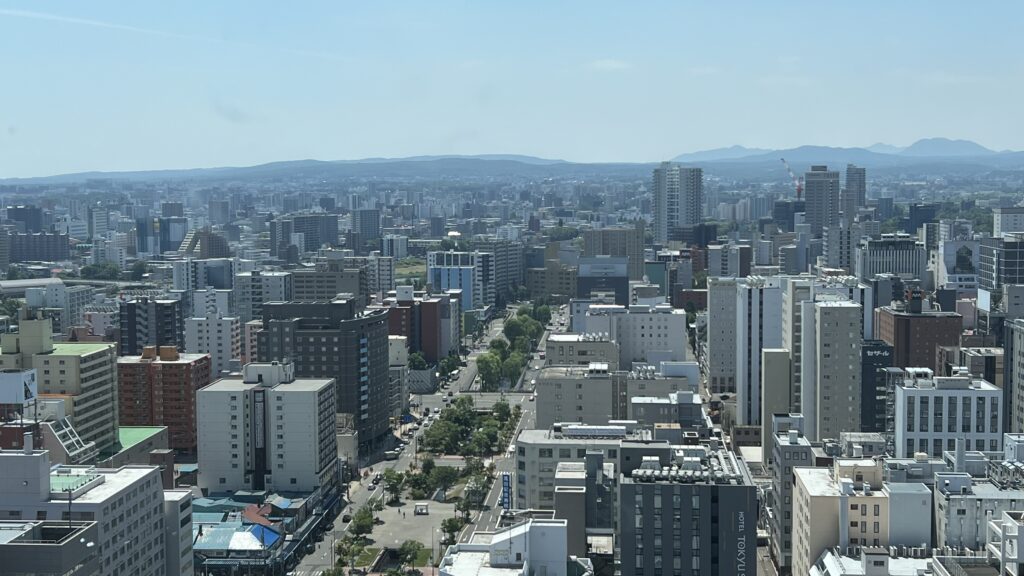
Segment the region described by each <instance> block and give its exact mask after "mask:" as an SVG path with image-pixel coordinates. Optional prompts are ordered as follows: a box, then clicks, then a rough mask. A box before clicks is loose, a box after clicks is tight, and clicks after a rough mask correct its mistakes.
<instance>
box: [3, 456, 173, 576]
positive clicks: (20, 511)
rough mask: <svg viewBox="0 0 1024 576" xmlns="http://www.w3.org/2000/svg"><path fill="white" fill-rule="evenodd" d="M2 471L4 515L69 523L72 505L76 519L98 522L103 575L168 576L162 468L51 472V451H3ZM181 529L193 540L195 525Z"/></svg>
mask: <svg viewBox="0 0 1024 576" xmlns="http://www.w3.org/2000/svg"><path fill="white" fill-rule="evenodd" d="M0 470H3V473H0V516H4V517H6V518H25V519H32V520H35V519H46V520H58V521H59V520H63V519H66V517H67V516H66V515H67V513H68V507H69V504H68V502H69V500H70V508H71V520H76V521H84V520H89V521H94V522H96V524H97V526H98V528H99V530H98V532H97V536H98V540H97V542H96V543H95V544H96V546H97V547H98V550H97V554H98V557H99V558H100V569H99V571H98V574H100V575H101V576H114V575H121V574H131V575H133V576H163V575H164V574H166V563H165V559H164V557H163V556H164V554H165V526H164V493H163V488H162V484H161V476H160V470H159V468H157V467H155V466H125V467H122V468H117V469H103V468H94V467H91V466H60V467H56V468H52V469H51V462H50V458H49V453H48V452H47V451H45V450H31V449H29V450H26V451H22V450H4V451H2V452H0ZM181 530H184V531H187V532H188V533H189V534H190V535H191V533H192V526H191V521H189V522H188V523H187V524H186V525H185V526H183V527H181ZM175 547H177V546H175ZM183 573H184V572H183ZM190 573H191V572H189V574H190Z"/></svg>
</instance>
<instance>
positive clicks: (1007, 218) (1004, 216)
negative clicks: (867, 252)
mask: <svg viewBox="0 0 1024 576" xmlns="http://www.w3.org/2000/svg"><path fill="white" fill-rule="evenodd" d="M8 210H10V208H8ZM1007 232H1024V206H997V207H995V208H993V209H992V236H993V237H995V238H1001V237H1002V236H1003V234H1005V233H1007Z"/></svg>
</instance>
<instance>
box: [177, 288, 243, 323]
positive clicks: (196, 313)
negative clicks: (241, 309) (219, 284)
mask: <svg viewBox="0 0 1024 576" xmlns="http://www.w3.org/2000/svg"><path fill="white" fill-rule="evenodd" d="M183 296H188V298H187V299H184V301H187V300H191V306H189V307H188V312H187V314H188V316H190V317H200V318H202V317H204V316H207V315H208V314H215V313H217V312H220V313H221V314H227V315H230V314H231V311H232V310H234V309H235V292H234V290H220V289H217V288H203V289H201V290H193V291H191V292H187V293H184V294H183Z"/></svg>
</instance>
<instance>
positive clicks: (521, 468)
mask: <svg viewBox="0 0 1024 576" xmlns="http://www.w3.org/2000/svg"><path fill="white" fill-rule="evenodd" d="M594 428H601V429H607V430H608V433H607V434H605V435H603V436H600V437H591V436H586V435H583V434H579V435H577V434H575V433H574V432H573V429H572V427H569V428H563V432H562V433H560V434H559V433H554V432H551V431H548V430H522V431H521V432H520V433H519V436H518V437H517V438H516V474H515V476H516V478H515V480H516V485H515V491H516V500H515V505H516V507H517V508H519V509H522V510H526V509H530V508H541V509H551V508H554V506H555V469H556V468H557V467H558V462H559V461H564V460H583V459H584V458H585V457H586V455H587V451H588V450H600V451H601V452H603V453H604V456H605V459H606V461H611V462H617V461H618V458H619V446H620V443H621V441H622V440H623V439H625V438H627V436H626V429H625V428H624V427H622V426H600V427H594V426H581V427H580V429H594Z"/></svg>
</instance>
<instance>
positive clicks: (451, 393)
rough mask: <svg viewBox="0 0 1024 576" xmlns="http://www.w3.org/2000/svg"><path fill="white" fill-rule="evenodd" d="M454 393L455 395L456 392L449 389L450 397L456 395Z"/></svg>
mask: <svg viewBox="0 0 1024 576" xmlns="http://www.w3.org/2000/svg"><path fill="white" fill-rule="evenodd" d="M454 395H455V393H454V392H452V391H451V390H449V391H448V397H449V398H451V397H452V396H454Z"/></svg>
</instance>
